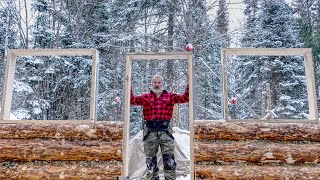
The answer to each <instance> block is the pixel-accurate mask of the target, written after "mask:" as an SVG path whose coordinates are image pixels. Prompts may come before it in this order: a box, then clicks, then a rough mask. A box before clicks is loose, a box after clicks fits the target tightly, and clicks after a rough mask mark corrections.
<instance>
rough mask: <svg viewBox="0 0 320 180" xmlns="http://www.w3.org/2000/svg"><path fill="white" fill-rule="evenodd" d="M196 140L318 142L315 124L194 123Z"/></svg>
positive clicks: (319, 138) (319, 134)
mask: <svg viewBox="0 0 320 180" xmlns="http://www.w3.org/2000/svg"><path fill="white" fill-rule="evenodd" d="M194 124H195V136H194V138H195V139H198V140H271V141H316V142H319V141H320V129H319V127H318V125H317V124H301V123H290V124H283V123H281V124H279V123H263V122H261V123H249V122H232V123H227V122H221V121H218V122H215V121H195V122H194Z"/></svg>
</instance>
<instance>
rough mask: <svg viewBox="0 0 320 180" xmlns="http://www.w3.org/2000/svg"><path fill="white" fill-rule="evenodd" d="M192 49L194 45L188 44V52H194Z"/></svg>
mask: <svg viewBox="0 0 320 180" xmlns="http://www.w3.org/2000/svg"><path fill="white" fill-rule="evenodd" d="M192 49H193V47H192V44H191V43H188V44H187V45H186V50H187V51H192Z"/></svg>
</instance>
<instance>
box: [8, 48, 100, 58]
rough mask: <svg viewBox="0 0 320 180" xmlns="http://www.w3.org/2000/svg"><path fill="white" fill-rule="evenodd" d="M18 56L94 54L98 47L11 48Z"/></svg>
mask: <svg viewBox="0 0 320 180" xmlns="http://www.w3.org/2000/svg"><path fill="white" fill-rule="evenodd" d="M9 52H12V53H13V54H15V55H16V56H93V55H94V54H95V53H96V49H93V48H91V49H87V48H79V49H10V50H9Z"/></svg>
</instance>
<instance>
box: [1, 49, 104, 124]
mask: <svg viewBox="0 0 320 180" xmlns="http://www.w3.org/2000/svg"><path fill="white" fill-rule="evenodd" d="M18 56H92V72H91V76H92V78H91V92H90V116H89V120H72V121H67V120H58V121H56V120H48V121H45V122H46V123H47V122H50V121H52V123H73V124H74V123H94V122H95V121H96V103H97V100H96V99H97V98H96V96H97V94H98V88H97V84H98V70H99V69H98V63H99V52H98V51H97V50H96V49H93V48H91V49H9V50H8V56H7V63H6V72H5V79H4V87H3V95H2V104H1V114H0V123H18V122H17V121H10V120H9V119H10V111H11V103H12V91H13V81H14V72H15V68H16V59H17V57H18ZM29 122H30V123H36V122H42V123H43V121H36V120H23V121H19V123H29ZM50 123H51V122H50Z"/></svg>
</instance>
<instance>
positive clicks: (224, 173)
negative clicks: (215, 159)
mask: <svg viewBox="0 0 320 180" xmlns="http://www.w3.org/2000/svg"><path fill="white" fill-rule="evenodd" d="M196 169H197V170H196V177H199V178H201V179H210V180H213V179H219V180H222V179H228V180H234V179H237V180H241V179H242V180H259V179H261V180H277V179H318V178H319V177H320V167H313V166H252V165H250V166H235V165H228V166H212V165H206V166H204V165H196Z"/></svg>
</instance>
